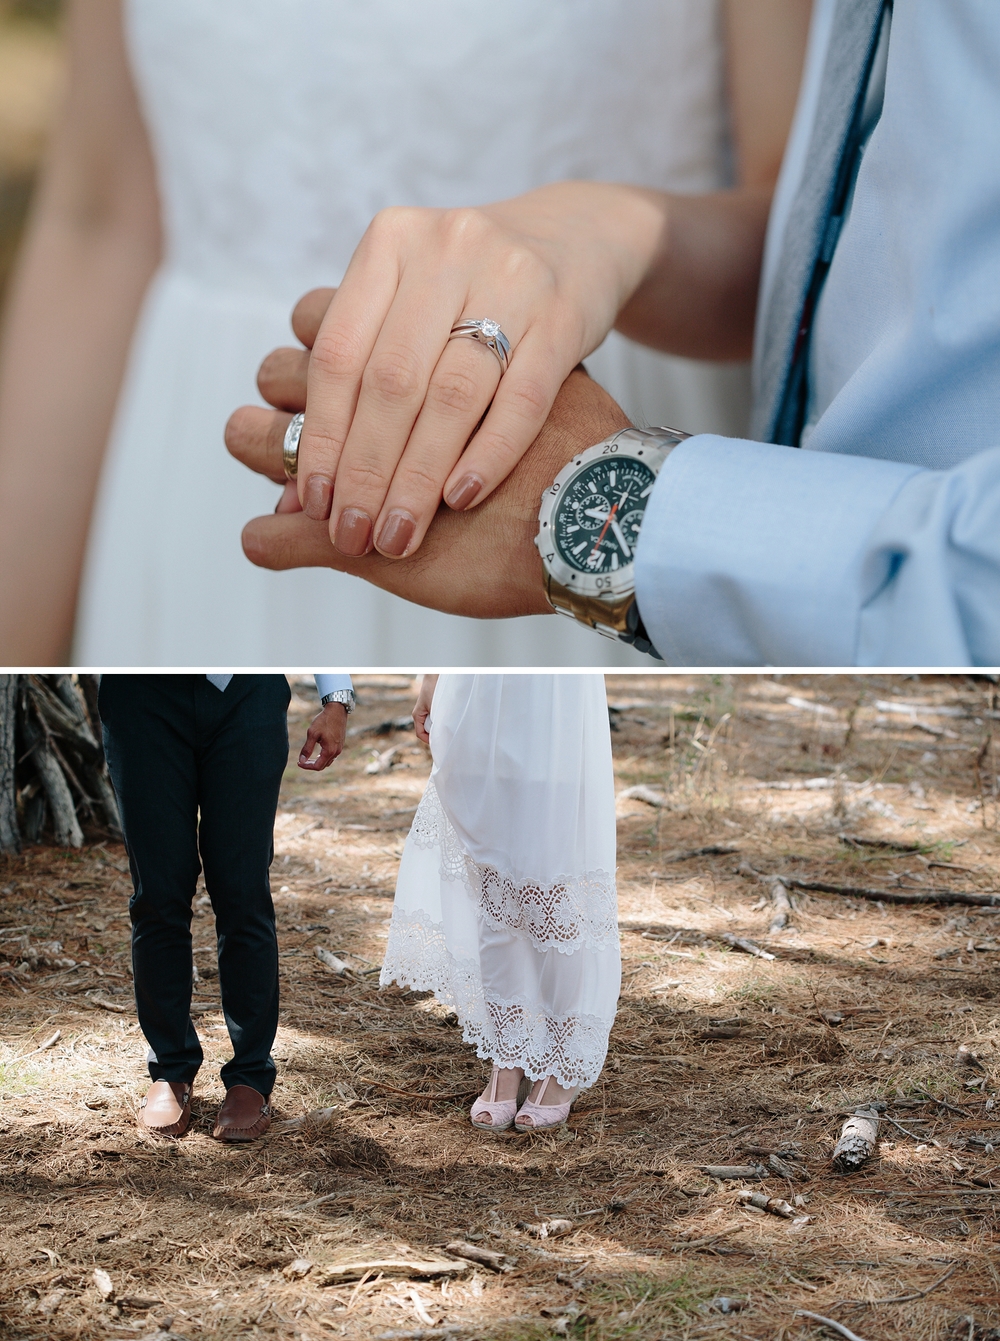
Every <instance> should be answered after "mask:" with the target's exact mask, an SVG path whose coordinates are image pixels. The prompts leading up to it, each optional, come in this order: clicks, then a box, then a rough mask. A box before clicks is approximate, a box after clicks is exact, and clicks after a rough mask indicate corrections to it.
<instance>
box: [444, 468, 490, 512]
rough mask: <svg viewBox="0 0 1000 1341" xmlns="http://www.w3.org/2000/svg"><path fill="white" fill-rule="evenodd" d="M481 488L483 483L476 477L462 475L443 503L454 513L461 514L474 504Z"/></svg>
mask: <svg viewBox="0 0 1000 1341" xmlns="http://www.w3.org/2000/svg"><path fill="white" fill-rule="evenodd" d="M482 487H483V482H482V480H481V479H480V478H479V476H478V475H464V476H463V477H462V478H461V479H460V480H459V482H458V483H457V484H456V485H455V487H454V489H452V491H451V493H450V494H449V495H448V497H447V498H446V499H445V500H444V501H445V502H446V503H447V504H448V506H449V507H450V508H454V510H455V511H456V512H461V511H462V509H463V508H467V507H468V506H469V504H470V503H473V502H475V500H476V498H477V497H478V496H479V491H480V489H482Z"/></svg>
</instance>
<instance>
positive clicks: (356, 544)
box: [333, 508, 372, 559]
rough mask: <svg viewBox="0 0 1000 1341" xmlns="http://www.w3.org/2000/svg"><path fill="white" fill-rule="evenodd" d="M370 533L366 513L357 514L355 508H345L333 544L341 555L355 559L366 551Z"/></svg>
mask: <svg viewBox="0 0 1000 1341" xmlns="http://www.w3.org/2000/svg"><path fill="white" fill-rule="evenodd" d="M371 533H372V519H371V517H369V516H368V513H367V512H359V511H358V509H357V508H345V509H344V511H343V512H342V513H341V514H340V520H339V521H338V522H337V533H336V535H335V536H334V540H333V543H334V544H335V545H336V547H337V548H338V549H339V550H340V552H341V554H346V555H348V557H349V558H352V559H357V558H359V557H360V556H361V555H362V554H364V553H365V552H366V551H367V549H368V541H369V540H370V539H371Z"/></svg>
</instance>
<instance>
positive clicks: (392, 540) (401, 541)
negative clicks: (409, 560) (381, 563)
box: [375, 512, 417, 559]
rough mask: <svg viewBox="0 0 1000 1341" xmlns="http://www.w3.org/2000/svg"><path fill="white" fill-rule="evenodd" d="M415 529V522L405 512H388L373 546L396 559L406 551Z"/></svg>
mask: <svg viewBox="0 0 1000 1341" xmlns="http://www.w3.org/2000/svg"><path fill="white" fill-rule="evenodd" d="M416 529H417V523H416V522H415V521H414V520H413V518H412V517H408V516H407V515H406V513H405V512H390V513H389V515H388V517H386V519H385V522H384V523H383V526H382V529H381V531H379V533H378V539H377V540H376V541H375V548H376V549H377V550H379V551H380V552H381V553H382V554H388V555H389V557H390V558H392V559H398V558H400V557H401V556H402V555H403V554H405V553H406V549H407V546H408V545H409V543H410V541H411V540H412V539H413V533H414V531H415V530H416Z"/></svg>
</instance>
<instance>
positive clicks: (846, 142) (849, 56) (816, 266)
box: [751, 0, 885, 446]
mask: <svg viewBox="0 0 1000 1341" xmlns="http://www.w3.org/2000/svg"><path fill="white" fill-rule="evenodd" d="M884 6H885V0H838V3H837V10H836V13H835V15H834V19H833V29H832V32H831V34H830V46H829V50H828V53H827V58H826V65H825V67H824V69H823V78H822V83H821V86H820V94H819V103H818V106H817V111H816V121H815V124H814V125H813V131H812V137H811V139H810V142H809V152H808V155H807V157H806V163H805V167H804V170H803V174H802V181H801V182H800V184H799V188H798V191H797V192H796V194H795V198H794V200H793V201H792V207H791V209H790V211H789V214H788V220H787V223H786V225H785V235H784V238H783V240H782V244H781V252H780V254H779V258H778V265H777V268H776V270H775V277H774V283H773V285H772V288H771V293H770V297H769V301H768V306H767V311H766V313H765V316H764V321H763V325H762V328H761V342H762V353H761V360H760V377H759V390H758V394H757V398H756V403H755V405H754V412H753V416H752V419H751V437H752V438H753V439H754V440H755V441H757V442H779V443H785V444H787V445H789V446H797V445H798V441H799V434H800V433H801V431H802V424H803V421H804V417H805V405H806V394H807V386H806V366H807V362H808V344H809V332H810V328H811V324H812V319H813V317H814V315H815V311H816V303H817V301H818V299H819V294H820V290H821V288H822V283H823V280H824V279H825V277H826V271H827V269H828V268H829V263H830V259H831V257H832V255H833V248H834V246H835V245H836V240H837V235H838V233H839V230H840V223H841V221H842V218H843V213H842V211H843V207H844V203H845V200H846V197H847V188H848V185H849V182H850V180H851V177H852V170H853V167H854V161H855V158H856V156H857V151H858V139H857V129H858V124H859V121H860V116H861V107H862V105H863V102H864V97H865V90H866V88H867V85H868V77H869V74H870V72H871V66H872V60H873V58H874V54H875V49H876V45H877V42H878V36H879V28H880V23H881V18H882V11H883V8H884Z"/></svg>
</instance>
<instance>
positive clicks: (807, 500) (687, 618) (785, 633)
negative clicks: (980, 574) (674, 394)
mask: <svg viewBox="0 0 1000 1341" xmlns="http://www.w3.org/2000/svg"><path fill="white" fill-rule="evenodd" d="M918 471H919V468H918V467H916V466H907V465H900V464H898V463H896V462H890V461H876V460H872V459H871V458H869V457H859V456H845V455H839V454H833V453H825V452H809V451H801V450H799V449H797V448H792V447H777V446H773V445H772V444H770V443H761V442H747V441H744V440H742V439H738V438H723V437H718V436H716V435H714V434H707V433H706V434H699V435H697V436H696V437H692V438H688V439H687V441H685V442H683V443H681V444H680V446H678V447H677V448H675V449H674V451H673V452H672V453H671V454H670V456H669V457H668V459H667V461H666V463H665V465H664V467H663V469H662V470H661V471H660V475H659V478H658V479H657V482H656V485H655V487H654V489H653V493H652V495H651V496H650V499H649V504H648V506H647V508H646V515H645V518H644V519H643V525H642V532H641V534H640V538H639V546H638V551H637V554H636V599H637V601H638V605H639V610H640V612H641V614H642V620H643V623H644V624H645V626H646V629H647V631H648V633H649V636H650V638H651V640H652V642H653V644H654V646H655V647H656V649H657V651H658V652H659V653H660V654H661V656H662V657H663V658H664V660H665V661H667V662H669V663H670V664H672V665H680V666H706V665H714V666H751V665H789V666H815V665H823V666H847V665H853V664H854V661H855V655H856V650H857V645H858V632H859V620H860V612H861V607H862V605H863V604H864V602H865V600H866V599H867V597H868V596H869V595H870V594H871V593H872V592H873V591H874V590H877V588H878V586H879V585H880V584H881V583H884V581H885V580H886V577H887V574H886V573H884V572H880V573H875V572H872V571H870V568H871V565H870V564H869V565H867V566H866V555H867V552H868V543H867V542H868V539H869V537H870V536H871V534H872V532H873V530H874V528H875V527H876V525H877V523H878V521H879V519H880V517H881V516H882V515H883V514H884V512H885V510H886V509H887V508H888V507H889V505H890V504H891V502H892V500H893V498H894V497H895V496H896V494H897V493H898V491H899V490H900V489H901V488H902V486H903V485H904V484H905V482H906V481H907V480H908V479H909V478H910V477H911V476H912V475H914V474H916V473H918Z"/></svg>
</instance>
